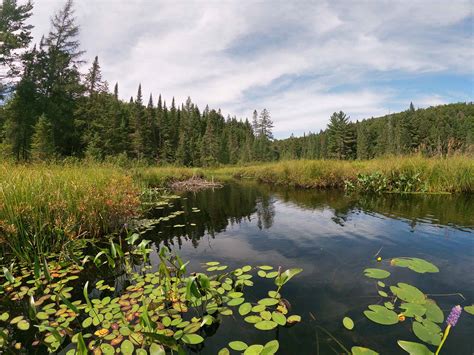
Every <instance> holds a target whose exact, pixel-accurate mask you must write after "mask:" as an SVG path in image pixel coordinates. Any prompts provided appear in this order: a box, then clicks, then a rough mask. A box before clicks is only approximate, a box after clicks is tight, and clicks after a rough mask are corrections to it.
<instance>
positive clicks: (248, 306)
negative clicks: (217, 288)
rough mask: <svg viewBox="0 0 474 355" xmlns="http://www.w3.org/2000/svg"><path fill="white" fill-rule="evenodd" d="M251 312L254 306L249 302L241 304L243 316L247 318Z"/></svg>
mask: <svg viewBox="0 0 474 355" xmlns="http://www.w3.org/2000/svg"><path fill="white" fill-rule="evenodd" d="M250 311H252V305H251V304H250V303H248V302H247V303H243V304H241V305H240V307H239V314H240V315H241V316H245V315H247V314H249V313H250Z"/></svg>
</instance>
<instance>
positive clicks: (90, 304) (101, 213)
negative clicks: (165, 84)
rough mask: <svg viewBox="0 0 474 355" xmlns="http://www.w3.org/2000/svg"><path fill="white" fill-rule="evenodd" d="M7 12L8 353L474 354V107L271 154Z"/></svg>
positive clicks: (207, 113) (256, 135)
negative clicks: (108, 76) (132, 86)
mask: <svg viewBox="0 0 474 355" xmlns="http://www.w3.org/2000/svg"><path fill="white" fill-rule="evenodd" d="M1 4H2V5H1V8H0V21H1V22H0V44H1V47H0V50H1V52H0V64H1V65H2V68H1V71H0V74H1V77H0V78H1V82H0V84H1V85H0V104H1V105H0V159H1V162H0V250H1V256H0V269H1V271H0V352H1V353H6V354H10V353H11V354H30V353H38V354H41V353H58V354H67V355H71V354H81V355H83V354H88V353H94V354H97V355H100V354H115V353H123V354H147V353H150V354H170V353H171V354H175V353H177V354H183V353H218V354H219V355H227V354H231V353H232V354H233V353H243V354H246V355H254V354H274V353H277V352H279V353H282V354H288V353H295V352H297V353H301V354H304V353H311V354H314V353H316V354H327V353H336V354H339V353H344V354H350V355H360V354H369V355H370V354H378V353H381V354H392V353H393V354H396V353H400V352H401V351H405V352H407V353H409V354H411V355H430V354H439V353H446V354H448V353H451V354H471V353H472V349H473V347H474V343H473V341H472V334H471V333H472V330H473V329H474V317H473V316H472V314H473V312H474V306H473V302H474V285H473V284H472V280H471V279H470V277H469V275H471V274H472V260H473V258H474V254H473V250H474V242H473V239H472V235H473V234H472V233H473V230H474V220H473V216H474V197H473V196H474V158H473V152H474V150H473V147H474V110H473V105H472V103H453V104H449V105H440V106H436V107H430V108H426V109H415V107H414V105H413V104H410V106H409V108H408V109H407V110H406V111H403V112H399V113H394V114H390V115H386V116H383V117H377V118H368V119H366V120H363V121H357V122H353V121H351V120H350V119H349V117H348V116H347V115H346V114H345V113H344V112H342V111H339V112H334V114H332V116H331V117H330V118H329V123H328V125H327V128H326V129H325V130H321V131H320V132H319V133H311V132H309V133H308V134H305V135H304V136H303V137H294V136H291V137H289V138H287V139H280V140H279V139H274V137H273V133H272V129H273V122H272V119H271V115H270V112H269V111H268V110H267V109H263V110H262V111H261V112H260V113H259V112H257V111H256V110H255V111H254V112H253V115H252V118H251V120H250V121H249V120H248V119H245V120H243V119H237V117H230V116H229V117H225V116H224V115H223V114H222V112H221V111H220V110H219V109H211V108H209V107H208V106H206V108H205V109H204V110H202V111H201V110H200V109H199V108H198V106H197V105H196V104H194V103H193V102H192V101H191V99H190V98H188V99H187V100H186V102H185V103H184V104H181V105H179V104H178V103H176V102H175V100H174V98H173V99H172V101H171V103H169V102H168V104H167V103H166V102H165V101H164V100H162V97H161V95H159V96H158V100H156V101H155V100H154V99H153V97H152V95H150V97H149V99H148V104H147V105H145V104H144V97H143V93H142V88H141V85H139V87H138V92H137V95H136V96H135V97H132V98H131V99H130V100H129V101H128V100H127V101H123V100H121V99H120V97H119V85H118V83H117V84H116V85H115V86H114V90H113V92H110V90H109V85H108V83H107V82H106V80H103V79H102V73H101V68H100V65H99V59H98V57H95V59H94V61H93V64H92V66H91V67H90V69H89V70H88V71H87V73H82V72H81V71H80V68H81V66H82V65H83V62H82V59H81V58H82V56H83V54H84V53H83V51H82V50H81V48H80V43H79V41H78V33H79V26H78V25H77V23H76V18H75V16H74V6H73V5H74V4H73V2H72V1H71V0H67V1H66V2H65V5H64V7H62V9H61V10H59V11H58V12H57V13H56V14H55V15H54V16H53V18H52V21H51V31H50V32H49V34H48V35H47V36H44V37H43V38H42V40H41V42H40V43H38V44H37V45H33V46H32V45H31V41H32V34H31V33H32V32H31V31H32V28H31V26H30V25H28V21H29V18H30V17H31V15H32V11H33V4H32V3H31V2H28V1H25V2H21V3H20V2H18V1H16V0H2V3H1ZM155 102H156V103H155ZM203 187H204V188H205V189H203ZM190 190H191V191H190Z"/></svg>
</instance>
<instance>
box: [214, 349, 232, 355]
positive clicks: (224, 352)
mask: <svg viewBox="0 0 474 355" xmlns="http://www.w3.org/2000/svg"><path fill="white" fill-rule="evenodd" d="M217 355H230V351H229V349H227V348H222V349H221V350H219V352H218V353H217Z"/></svg>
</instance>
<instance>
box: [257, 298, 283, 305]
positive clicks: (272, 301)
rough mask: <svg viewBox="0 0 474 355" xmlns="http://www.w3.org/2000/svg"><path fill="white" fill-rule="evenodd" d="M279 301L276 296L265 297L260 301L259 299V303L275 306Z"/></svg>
mask: <svg viewBox="0 0 474 355" xmlns="http://www.w3.org/2000/svg"><path fill="white" fill-rule="evenodd" d="M278 303H279V301H278V300H277V299H275V298H263V299H261V300H260V301H258V304H262V305H264V306H274V305H276V304H278Z"/></svg>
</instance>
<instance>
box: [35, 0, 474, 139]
mask: <svg viewBox="0 0 474 355" xmlns="http://www.w3.org/2000/svg"><path fill="white" fill-rule="evenodd" d="M61 4H62V1H61V0H36V2H35V5H36V6H35V15H34V18H33V19H32V22H33V24H34V25H35V26H36V28H35V32H34V33H35V37H36V38H37V39H39V38H40V36H41V34H43V33H46V32H47V31H48V29H49V17H50V16H51V14H52V13H53V12H54V11H55V10H57V9H58V8H59V7H60V6H61ZM76 9H77V12H76V14H77V17H78V22H79V23H80V25H81V35H80V40H81V42H82V46H83V47H84V49H86V50H87V53H86V54H85V57H84V59H86V60H88V61H89V62H91V61H92V59H93V57H94V56H95V55H98V56H99V60H100V63H101V65H102V69H103V73H104V77H105V78H106V79H107V80H108V81H109V82H110V84H111V85H113V84H115V82H116V81H118V82H119V86H120V95H121V97H122V98H124V99H127V98H129V97H130V96H131V95H135V94H136V90H137V86H138V84H139V83H142V86H143V90H144V92H145V93H149V92H151V93H153V95H154V96H155V97H156V96H157V95H158V94H159V93H161V94H162V95H163V97H164V98H165V99H166V100H167V101H168V102H170V101H171V98H172V97H173V96H174V97H176V99H177V100H178V101H179V102H181V101H184V100H185V99H186V97H187V96H191V98H192V99H193V101H194V102H195V103H197V104H198V105H199V107H201V108H204V107H205V105H206V104H209V105H210V107H212V108H221V109H222V112H223V113H224V114H230V115H232V116H233V115H235V116H237V117H239V118H246V117H249V118H250V117H251V114H252V111H253V110H254V109H257V110H261V109H263V108H267V109H268V110H269V111H270V113H271V114H272V118H273V120H274V123H275V128H274V131H275V136H276V137H279V138H280V137H286V136H289V135H290V134H291V133H294V134H296V135H300V134H302V133H303V132H308V131H313V132H314V131H318V130H319V129H322V128H324V127H325V126H326V124H327V121H328V119H329V116H330V115H331V113H332V112H334V111H339V110H343V111H345V112H346V113H347V114H348V115H350V116H351V118H352V119H353V120H356V119H362V118H366V117H371V116H379V115H384V114H387V113H389V112H396V111H400V110H404V109H406V108H407V107H408V105H409V104H410V101H413V103H414V105H415V106H416V107H427V106H431V105H438V104H443V103H450V102H459V101H472V100H473V96H474V79H473V73H474V33H473V31H474V30H473V28H474V27H473V26H474V24H473V21H474V20H473V6H472V2H471V1H469V0H467V1H460V0H452V1H444V0H437V1H436V0H430V1H428V0H423V1H416V0H411V1H403V0H398V1H384V0H381V1H372V0H353V1H347V0H346V1H337V0H328V1H322V0H321V1H316V0H315V1H282V0H272V1H270V0H268V1H252V0H212V1H210V0H201V1H180V0H177V1H152V0H127V1H125V0H81V1H77V0H76Z"/></svg>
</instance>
